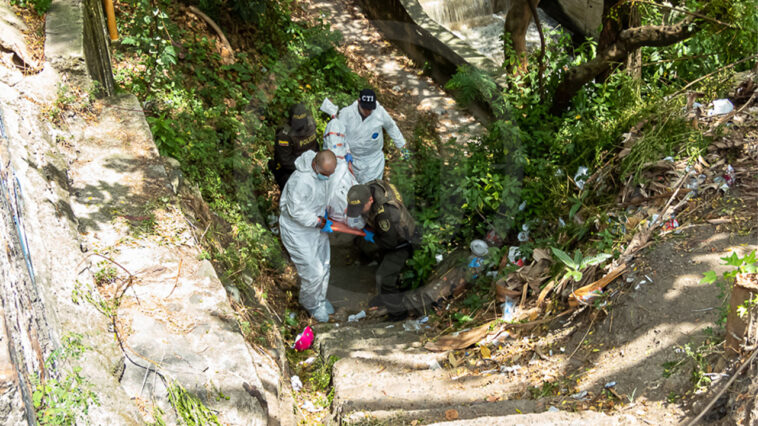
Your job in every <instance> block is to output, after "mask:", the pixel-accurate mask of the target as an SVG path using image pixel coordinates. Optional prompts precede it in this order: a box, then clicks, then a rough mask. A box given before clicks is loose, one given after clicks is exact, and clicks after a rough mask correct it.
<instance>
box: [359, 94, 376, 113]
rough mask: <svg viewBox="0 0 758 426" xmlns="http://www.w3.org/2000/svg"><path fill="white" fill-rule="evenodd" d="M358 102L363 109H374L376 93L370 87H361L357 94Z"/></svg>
mask: <svg viewBox="0 0 758 426" xmlns="http://www.w3.org/2000/svg"><path fill="white" fill-rule="evenodd" d="M358 104H359V105H360V106H361V108H363V109H369V110H374V109H376V93H374V91H373V90H371V89H363V90H361V93H360V94H359V95H358Z"/></svg>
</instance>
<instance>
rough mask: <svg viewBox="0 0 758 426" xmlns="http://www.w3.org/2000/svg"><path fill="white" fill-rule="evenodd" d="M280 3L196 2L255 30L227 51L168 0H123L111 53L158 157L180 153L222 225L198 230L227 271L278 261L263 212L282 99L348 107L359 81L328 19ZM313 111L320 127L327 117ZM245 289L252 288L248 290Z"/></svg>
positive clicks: (278, 264)
mask: <svg viewBox="0 0 758 426" xmlns="http://www.w3.org/2000/svg"><path fill="white" fill-rule="evenodd" d="M288 4H289V2H288V1H282V2H276V1H255V2H234V1H228V2H227V1H220V0H216V1H203V2H200V5H199V6H200V7H201V8H202V9H204V10H205V11H206V12H207V13H208V14H209V15H210V16H218V15H217V13H216V12H218V11H220V10H221V9H222V8H226V9H228V8H231V10H234V11H236V12H237V15H236V16H237V17H238V18H239V19H240V20H241V21H242V22H239V23H240V24H241V25H244V26H245V27H246V28H248V29H249V30H250V31H255V36H254V37H249V38H248V37H247V36H245V40H240V41H239V43H240V44H243V45H244V46H245V47H246V50H244V51H235V52H228V51H221V50H220V46H218V45H217V43H216V42H215V41H214V40H213V39H210V38H209V37H208V36H206V35H204V34H203V31H202V30H205V29H206V27H205V26H204V24H203V23H202V21H192V22H189V23H187V22H186V18H185V17H184V15H185V11H184V9H182V8H181V7H180V5H178V4H176V3H171V2H167V1H159V2H151V1H147V0H141V1H138V2H134V3H130V4H124V5H123V6H124V10H128V12H126V13H124V15H123V16H124V17H128V19H126V20H125V21H124V22H123V25H122V32H123V35H124V37H123V40H122V41H121V43H120V45H119V46H117V48H116V49H115V52H114V58H115V60H116V61H117V62H118V63H119V65H117V66H116V68H115V74H116V80H117V81H118V83H119V84H120V86H121V87H122V88H123V89H125V90H127V91H129V92H132V93H135V94H136V95H137V96H138V97H139V98H140V100H141V102H142V104H143V105H145V112H146V115H147V120H148V123H149V124H150V128H151V130H152V133H153V136H154V138H155V141H156V144H157V145H158V148H159V150H160V152H161V154H163V155H167V156H171V157H174V158H176V159H177V160H179V161H180V162H181V165H182V171H183V172H184V174H185V175H186V176H187V178H188V180H189V181H190V182H193V184H195V185H197V186H198V187H199V189H200V191H201V193H202V194H203V196H204V198H205V200H207V201H208V202H209V204H210V207H211V209H212V210H213V211H214V212H216V213H217V214H219V215H220V217H221V218H222V219H223V220H224V221H225V222H226V223H228V224H230V226H231V232H228V229H225V228H224V227H221V226H219V225H218V224H213V225H212V226H211V227H210V229H209V231H208V234H207V237H206V239H207V240H208V241H207V242H209V243H210V244H208V247H209V248H210V249H211V253H210V255H211V256H212V258H213V259H214V261H216V262H218V263H219V264H221V265H222V266H223V267H224V270H226V271H227V272H228V273H229V274H230V275H235V276H239V274H240V273H242V272H245V273H246V274H248V275H250V276H251V277H253V278H255V277H257V276H258V275H259V274H260V273H261V272H263V271H277V270H280V269H281V268H282V266H283V265H284V262H283V259H282V256H281V251H280V248H279V244H278V243H277V242H276V239H275V237H274V236H273V235H272V234H271V233H270V232H269V231H268V229H267V228H266V227H265V226H264V224H265V220H264V218H265V217H266V216H267V215H268V214H270V213H273V212H275V211H276V210H277V209H276V207H277V205H276V203H275V202H274V198H273V195H272V194H273V191H272V190H273V188H274V185H273V180H272V179H271V178H270V177H269V175H268V171H267V168H266V162H267V160H268V159H269V158H270V149H271V141H272V140H273V136H274V131H275V128H276V126H277V125H278V124H280V123H281V122H282V121H283V118H284V115H285V111H286V110H287V108H288V107H289V105H290V104H291V103H293V102H306V104H307V105H310V106H311V107H313V106H315V105H318V104H320V102H321V100H323V98H324V97H327V96H328V97H329V98H330V99H332V100H333V101H334V102H335V103H337V104H342V105H344V104H346V103H347V102H348V101H352V100H353V99H354V97H355V94H356V93H357V91H358V89H359V88H360V87H361V86H363V85H365V82H363V81H361V79H360V78H358V77H357V76H356V75H355V74H354V73H352V72H351V71H350V70H349V69H348V67H347V65H346V62H345V59H344V57H343V56H341V55H339V54H338V53H337V52H336V50H335V49H334V46H335V43H336V42H337V41H338V40H339V38H340V35H339V34H338V33H335V32H332V31H330V30H329V27H328V25H327V24H326V23H324V22H319V23H316V24H315V25H314V26H311V27H309V26H307V25H306V24H305V23H302V22H295V21H293V20H292V19H291V17H290V16H289V15H288V13H286V12H285V10H286V8H287V7H288V6H287V5H288ZM180 23H181V25H180ZM255 28H260V29H261V30H260V31H257V30H255ZM314 117H315V118H316V119H317V122H318V126H319V128H320V129H323V127H324V126H325V124H326V123H325V119H326V117H321V116H319V115H316V114H314ZM228 234H230V235H231V236H232V240H231V241H227V240H226V239H225V238H226V237H225V235H228ZM237 281H238V285H240V286H241V287H245V285H244V284H241V283H239V280H237ZM241 290H243V294H245V295H246V296H248V297H252V296H251V294H252V292H251V291H250V289H249V288H241Z"/></svg>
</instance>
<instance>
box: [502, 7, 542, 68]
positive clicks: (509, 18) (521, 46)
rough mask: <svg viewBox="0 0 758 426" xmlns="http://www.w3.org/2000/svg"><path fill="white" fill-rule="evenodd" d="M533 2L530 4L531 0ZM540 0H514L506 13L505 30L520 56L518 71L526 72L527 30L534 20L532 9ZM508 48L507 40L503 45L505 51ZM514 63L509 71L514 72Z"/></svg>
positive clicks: (517, 54) (518, 56)
mask: <svg viewBox="0 0 758 426" xmlns="http://www.w3.org/2000/svg"><path fill="white" fill-rule="evenodd" d="M530 1H531V2H532V5H531V6H530V4H529V2H530ZM538 4H539V0H514V1H513V3H512V5H511V8H510V9H509V10H508V13H506V15H505V24H504V27H503V28H504V31H505V33H506V34H508V35H509V38H510V40H511V44H512V45H513V50H515V51H516V57H517V58H518V61H519V65H518V72H520V73H521V72H525V71H526V68H527V65H528V63H527V52H526V30H527V29H528V28H529V23H530V22H532V9H533V8H536V7H537V5H538ZM507 48H508V46H507V42H506V43H505V45H504V46H503V49H504V51H506V50H507ZM513 71H514V70H513V67H512V65H509V69H508V72H509V73H510V72H513Z"/></svg>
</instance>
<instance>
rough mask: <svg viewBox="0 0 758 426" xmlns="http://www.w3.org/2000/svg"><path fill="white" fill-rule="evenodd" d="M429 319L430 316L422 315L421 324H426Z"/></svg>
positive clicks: (419, 321)
mask: <svg viewBox="0 0 758 426" xmlns="http://www.w3.org/2000/svg"><path fill="white" fill-rule="evenodd" d="M427 321H429V317H428V316H423V317H421V318H419V319H418V323H419V324H426V322H427Z"/></svg>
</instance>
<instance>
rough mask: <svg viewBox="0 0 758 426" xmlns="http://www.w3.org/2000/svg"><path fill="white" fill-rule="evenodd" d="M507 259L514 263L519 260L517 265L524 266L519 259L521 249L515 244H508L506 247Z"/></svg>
mask: <svg viewBox="0 0 758 426" xmlns="http://www.w3.org/2000/svg"><path fill="white" fill-rule="evenodd" d="M508 261H509V262H511V263H516V264H518V263H519V262H521V265H519V266H524V261H523V260H522V259H521V249H520V248H518V247H516V246H510V247H509V248H508Z"/></svg>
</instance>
